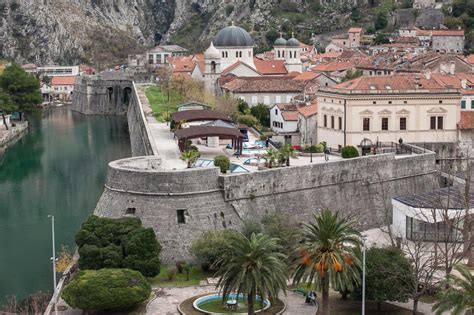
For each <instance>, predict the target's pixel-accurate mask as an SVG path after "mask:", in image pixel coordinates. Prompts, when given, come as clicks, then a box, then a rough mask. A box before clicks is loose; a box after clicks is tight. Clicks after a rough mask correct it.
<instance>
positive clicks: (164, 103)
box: [145, 86, 182, 121]
mask: <svg viewBox="0 0 474 315" xmlns="http://www.w3.org/2000/svg"><path fill="white" fill-rule="evenodd" d="M145 95H146V97H147V98H148V101H149V102H150V106H151V109H152V110H153V114H154V115H155V117H156V119H158V120H159V121H162V120H161V114H163V113H164V112H171V113H172V112H174V111H175V110H176V106H178V105H179V104H180V103H182V98H181V96H180V95H179V93H178V92H176V91H174V90H172V89H170V93H169V100H168V92H167V91H166V90H165V91H161V88H160V87H159V86H150V87H148V88H147V89H146V90H145Z"/></svg>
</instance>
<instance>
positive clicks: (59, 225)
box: [0, 108, 130, 303]
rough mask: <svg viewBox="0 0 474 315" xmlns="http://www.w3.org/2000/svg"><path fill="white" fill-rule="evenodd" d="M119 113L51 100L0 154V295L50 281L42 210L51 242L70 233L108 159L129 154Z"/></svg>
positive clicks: (96, 190) (93, 199) (90, 203)
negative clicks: (83, 110)
mask: <svg viewBox="0 0 474 315" xmlns="http://www.w3.org/2000/svg"><path fill="white" fill-rule="evenodd" d="M126 131H127V125H126V120H125V118H123V117H98V116H95V117H87V116H83V115H80V114H77V113H74V112H71V111H70V110H69V109H67V108H54V109H52V110H48V111H46V112H45V113H44V115H43V117H42V118H41V119H37V120H33V121H31V123H30V130H29V133H28V134H27V135H26V136H25V137H24V138H22V139H21V140H19V141H18V142H17V143H16V144H14V145H13V146H12V147H10V148H9V149H7V151H6V152H5V153H4V154H3V155H2V156H0V279H1V280H0V303H1V302H2V300H3V297H4V296H5V295H7V294H16V295H18V296H19V297H22V296H24V295H26V294H29V293H33V292H35V291H37V290H47V289H50V288H51V286H52V275H51V263H50V260H49V259H50V257H51V241H50V240H51V234H50V225H49V224H50V223H49V222H50V221H49V220H48V218H47V216H48V214H54V215H55V217H56V242H57V248H59V247H60V244H67V245H69V246H70V247H71V248H72V247H73V246H74V235H75V233H76V232H77V230H78V229H79V226H80V224H81V223H82V222H83V221H84V220H85V218H86V217H87V216H88V215H89V213H90V212H91V211H92V210H93V208H94V206H95V204H96V203H97V200H98V198H99V196H100V194H101V193H102V190H103V184H104V181H105V176H106V172H107V162H109V161H112V160H116V159H119V158H123V157H127V156H130V144H129V137H128V134H127V132H126Z"/></svg>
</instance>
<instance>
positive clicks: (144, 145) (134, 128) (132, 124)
mask: <svg viewBox="0 0 474 315" xmlns="http://www.w3.org/2000/svg"><path fill="white" fill-rule="evenodd" d="M127 121H128V130H129V133H130V146H131V149H132V156H144V155H155V154H157V149H156V146H155V141H152V140H151V132H150V130H149V129H148V124H147V123H146V117H145V114H144V113H143V107H142V104H141V101H140V98H139V97H138V92H137V87H136V86H135V83H133V85H132V94H131V99H130V104H129V106H128V110H127Z"/></svg>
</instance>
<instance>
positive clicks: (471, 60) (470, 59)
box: [466, 54, 474, 65]
mask: <svg viewBox="0 0 474 315" xmlns="http://www.w3.org/2000/svg"><path fill="white" fill-rule="evenodd" d="M466 61H467V63H469V64H471V65H474V54H472V55H469V56H467V57H466Z"/></svg>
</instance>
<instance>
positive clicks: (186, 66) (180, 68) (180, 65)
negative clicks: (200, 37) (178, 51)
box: [167, 56, 194, 73]
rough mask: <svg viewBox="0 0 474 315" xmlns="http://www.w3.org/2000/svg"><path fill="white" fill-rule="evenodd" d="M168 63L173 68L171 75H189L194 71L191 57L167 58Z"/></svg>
mask: <svg viewBox="0 0 474 315" xmlns="http://www.w3.org/2000/svg"><path fill="white" fill-rule="evenodd" d="M167 60H168V62H169V63H170V65H171V67H172V68H173V73H176V72H189V73H191V72H192V71H193V69H194V61H193V57H192V56H184V57H182V56H177V57H168V58H167Z"/></svg>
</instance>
